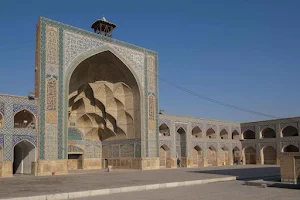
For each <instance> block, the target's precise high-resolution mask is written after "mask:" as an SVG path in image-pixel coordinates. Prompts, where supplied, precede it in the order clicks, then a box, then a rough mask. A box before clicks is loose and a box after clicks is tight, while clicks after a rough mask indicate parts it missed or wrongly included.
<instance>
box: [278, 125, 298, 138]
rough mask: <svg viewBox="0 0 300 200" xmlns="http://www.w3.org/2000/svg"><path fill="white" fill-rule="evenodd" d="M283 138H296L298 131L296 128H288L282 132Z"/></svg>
mask: <svg viewBox="0 0 300 200" xmlns="http://www.w3.org/2000/svg"><path fill="white" fill-rule="evenodd" d="M281 133H282V137H295V136H298V135H299V133H298V129H297V128H295V127H294V126H286V127H284V128H283V129H282V131H281Z"/></svg>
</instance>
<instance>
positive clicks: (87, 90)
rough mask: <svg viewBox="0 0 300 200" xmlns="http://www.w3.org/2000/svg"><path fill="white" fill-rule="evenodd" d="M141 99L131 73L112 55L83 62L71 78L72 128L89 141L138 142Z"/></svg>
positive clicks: (70, 107) (104, 54)
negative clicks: (134, 139)
mask: <svg viewBox="0 0 300 200" xmlns="http://www.w3.org/2000/svg"><path fill="white" fill-rule="evenodd" d="M140 98H141V97H140V88H139V85H138V83H137V80H136V78H135V77H134V75H133V73H132V72H131V71H130V69H129V68H128V67H127V66H126V65H125V64H124V63H123V62H122V61H121V60H120V59H119V58H118V57H117V56H116V55H115V54H113V53H112V52H111V51H109V50H107V51H104V52H101V53H98V54H96V55H93V56H91V57H89V58H87V59H86V60H84V61H82V62H81V63H80V64H79V65H78V66H77V67H76V68H75V70H74V71H73V73H72V75H71V77H70V81H69V109H68V110H69V124H75V127H77V128H80V130H81V131H82V132H83V135H85V136H87V137H88V139H89V140H94V141H99V140H100V141H104V140H119V139H131V138H138V137H140V136H141V135H140V134H141V99H140ZM85 139H87V138H85Z"/></svg>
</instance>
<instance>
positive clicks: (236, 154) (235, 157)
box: [232, 147, 241, 164]
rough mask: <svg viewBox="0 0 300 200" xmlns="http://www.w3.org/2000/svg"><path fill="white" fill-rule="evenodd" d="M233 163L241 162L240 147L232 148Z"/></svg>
mask: <svg viewBox="0 0 300 200" xmlns="http://www.w3.org/2000/svg"><path fill="white" fill-rule="evenodd" d="M232 157H233V164H238V163H240V158H241V150H240V149H239V148H238V147H234V148H233V149H232Z"/></svg>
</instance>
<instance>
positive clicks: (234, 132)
mask: <svg viewBox="0 0 300 200" xmlns="http://www.w3.org/2000/svg"><path fill="white" fill-rule="evenodd" d="M232 139H233V140H239V139H240V134H239V132H237V131H236V130H234V131H233V132H232Z"/></svg>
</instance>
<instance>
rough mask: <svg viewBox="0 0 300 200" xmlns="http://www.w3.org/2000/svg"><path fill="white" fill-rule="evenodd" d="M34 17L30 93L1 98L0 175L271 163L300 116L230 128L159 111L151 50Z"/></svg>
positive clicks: (290, 146) (286, 146) (109, 27)
mask: <svg viewBox="0 0 300 200" xmlns="http://www.w3.org/2000/svg"><path fill="white" fill-rule="evenodd" d="M91 28H92V30H93V31H86V30H82V29H80V28H76V27H73V26H69V25H66V24H63V23H60V22H56V21H53V20H50V19H46V18H40V19H39V21H38V24H37V26H36V52H35V69H34V70H35V81H34V83H35V84H34V92H31V93H29V95H28V96H24V97H22V96H14V95H6V94H0V177H8V176H13V174H31V175H35V176H45V175H54V174H66V173H68V170H71V169H72V170H75V169H78V170H80V169H101V168H106V167H107V166H109V165H112V166H113V168H131V169H159V168H176V167H178V166H177V164H178V163H177V160H178V159H179V160H180V161H181V162H180V167H206V166H222V165H233V164H237V163H238V164H258V165H263V164H278V163H279V161H280V159H279V158H280V153H281V152H299V145H300V136H299V130H300V117H294V118H285V119H275V120H267V121H256V122H249V123H238V122H229V121H220V120H212V119H204V118H195V117H184V116H177V115H170V114H166V113H164V111H163V110H159V105H158V86H157V84H158V80H157V70H158V69H157V67H158V66H157V60H158V55H157V52H154V51H151V50H148V49H145V48H142V47H138V46H135V45H132V44H128V43H125V42H122V41H118V40H116V39H113V38H112V32H113V30H114V28H116V25H115V24H114V23H111V22H109V21H108V20H106V19H105V18H104V17H103V18H101V19H98V20H96V21H95V22H94V23H93V24H92V26H91Z"/></svg>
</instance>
